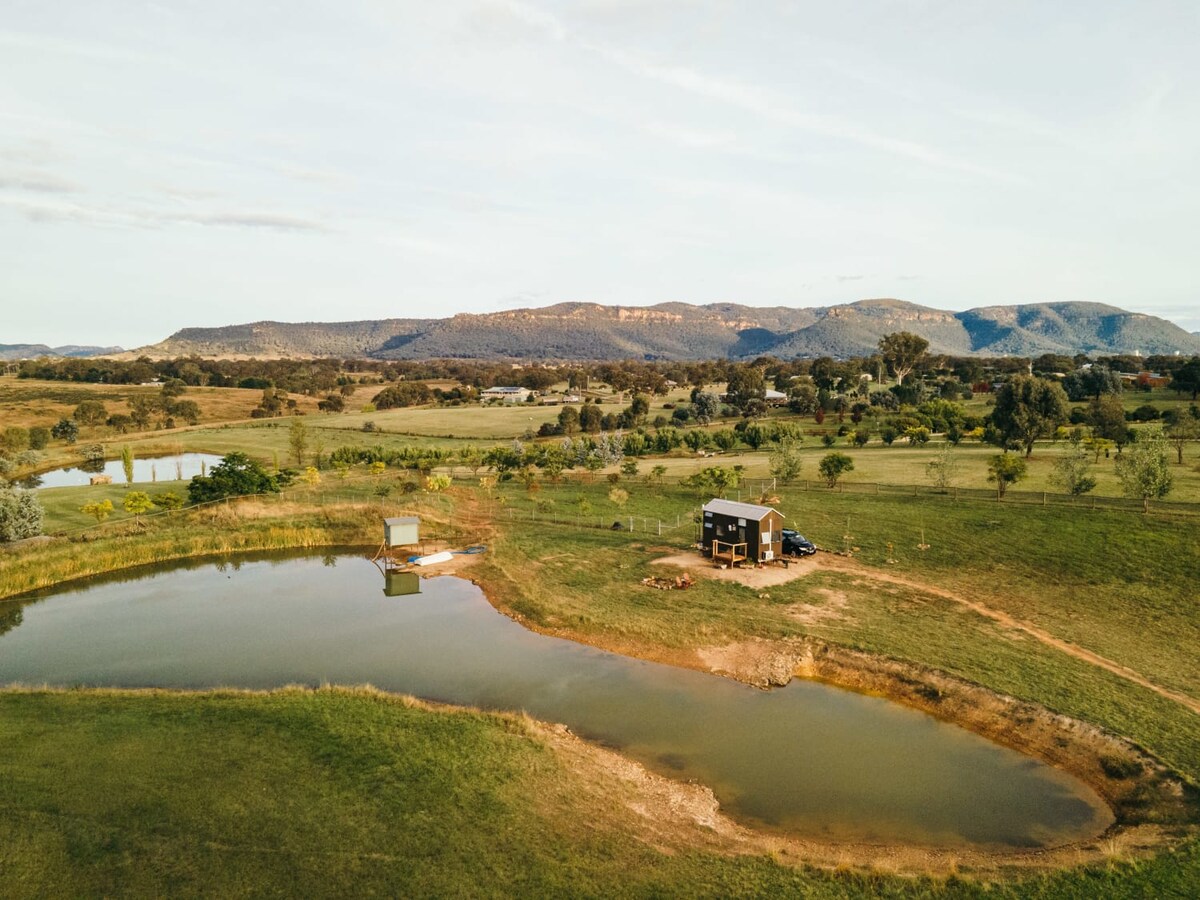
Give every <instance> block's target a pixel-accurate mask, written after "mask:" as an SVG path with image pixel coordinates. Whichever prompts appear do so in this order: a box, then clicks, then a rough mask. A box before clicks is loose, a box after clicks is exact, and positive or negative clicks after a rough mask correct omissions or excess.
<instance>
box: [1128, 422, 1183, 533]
mask: <svg viewBox="0 0 1200 900" xmlns="http://www.w3.org/2000/svg"><path fill="white" fill-rule="evenodd" d="M1115 466H1116V470H1117V478H1118V479H1119V480H1120V482H1121V489H1122V490H1123V491H1124V492H1125V496H1126V497H1134V498H1137V499H1140V500H1141V501H1142V510H1143V511H1146V512H1149V510H1150V501H1151V500H1159V499H1161V498H1163V497H1165V496H1167V494H1168V493H1169V492H1170V490H1171V480H1172V479H1171V470H1170V469H1169V468H1168V467H1167V439H1166V437H1165V436H1164V435H1163V432H1162V429H1161V428H1157V427H1155V428H1152V429H1149V430H1147V431H1144V432H1142V433H1141V434H1140V435H1139V436H1138V440H1137V442H1136V443H1134V444H1133V445H1132V446H1130V448H1129V449H1128V450H1127V451H1125V452H1124V453H1122V454H1121V455H1120V456H1118V457H1117V459H1116V462H1115Z"/></svg>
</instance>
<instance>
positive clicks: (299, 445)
mask: <svg viewBox="0 0 1200 900" xmlns="http://www.w3.org/2000/svg"><path fill="white" fill-rule="evenodd" d="M288 447H289V448H290V449H291V451H292V458H293V459H294V460H296V465H298V466H302V465H304V454H305V452H306V451H307V450H308V427H307V426H306V425H305V424H304V420H303V419H299V418H296V419H292V425H291V428H289V429H288Z"/></svg>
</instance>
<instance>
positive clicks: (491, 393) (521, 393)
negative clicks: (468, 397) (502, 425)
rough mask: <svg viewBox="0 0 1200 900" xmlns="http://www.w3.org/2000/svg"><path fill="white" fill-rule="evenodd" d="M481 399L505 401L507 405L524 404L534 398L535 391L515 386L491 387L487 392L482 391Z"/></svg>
mask: <svg viewBox="0 0 1200 900" xmlns="http://www.w3.org/2000/svg"><path fill="white" fill-rule="evenodd" d="M479 396H480V397H482V398H483V399H484V401H487V400H503V401H504V402H505V403H524V402H525V401H526V400H528V399H529V398H530V397H532V396H533V391H531V390H529V388H523V387H513V386H511V385H510V386H503V387H502V386H497V387H490V388H488V389H487V390H486V391H481V392H480V394H479Z"/></svg>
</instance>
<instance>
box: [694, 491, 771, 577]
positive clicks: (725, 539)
mask: <svg viewBox="0 0 1200 900" xmlns="http://www.w3.org/2000/svg"><path fill="white" fill-rule="evenodd" d="M703 513H704V515H703V521H702V523H701V526H700V532H701V535H700V543H701V545H702V546H703V548H704V552H705V554H707V555H708V556H711V557H712V558H713V561H714V562H726V563H728V564H729V565H731V566H732V565H736V564H737V563H739V562H752V563H760V562H767V561H768V560H773V559H779V558H781V557H782V555H783V514H782V513H780V512H779V510H777V509H772V508H771V507H769V506H758V505H757V504H754V503H738V502H736V501H734V500H720V499H717V500H709V501H708V502H707V503H706V504H704V509H703Z"/></svg>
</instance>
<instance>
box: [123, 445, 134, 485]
mask: <svg viewBox="0 0 1200 900" xmlns="http://www.w3.org/2000/svg"><path fill="white" fill-rule="evenodd" d="M121 471H122V472H124V473H125V483H126V484H133V448H132V447H130V446H129V445H128V444H126V445H125V446H124V447H122V448H121Z"/></svg>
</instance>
